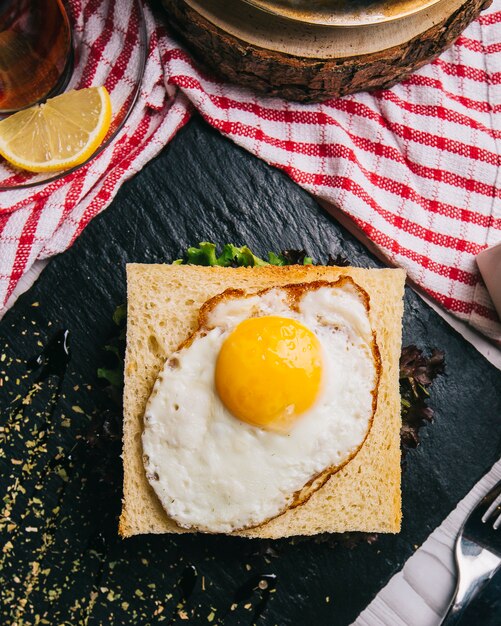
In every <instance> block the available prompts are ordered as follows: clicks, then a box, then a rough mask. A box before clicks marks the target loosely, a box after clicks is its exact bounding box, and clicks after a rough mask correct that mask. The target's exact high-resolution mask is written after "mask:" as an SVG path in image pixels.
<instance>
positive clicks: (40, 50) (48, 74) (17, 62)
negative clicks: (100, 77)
mask: <svg viewBox="0 0 501 626" xmlns="http://www.w3.org/2000/svg"><path fill="white" fill-rule="evenodd" d="M71 65H72V46H71V30H70V25H69V21H68V16H67V14H66V10H65V8H64V6H63V3H62V1H61V0H0V112H10V111H17V110H19V109H23V108H25V107H28V106H31V105H32V104H35V103H36V102H39V101H40V100H43V99H44V98H46V97H49V96H51V95H55V94H56V93H57V92H59V91H61V90H62V89H64V86H65V84H66V82H67V80H68V78H69V76H70V73H71Z"/></svg>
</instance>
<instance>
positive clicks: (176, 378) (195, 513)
mask: <svg viewBox="0 0 501 626" xmlns="http://www.w3.org/2000/svg"><path fill="white" fill-rule="evenodd" d="M297 308H298V310H297V311H295V310H293V309H292V308H291V307H290V305H289V302H288V299H287V294H286V291H285V290H284V289H280V288H276V289H272V290H270V291H268V292H266V293H264V294H260V295H255V296H250V297H243V298H235V299H228V300H222V301H221V302H220V303H218V304H217V305H216V307H215V308H214V309H213V310H212V311H211V312H210V314H209V317H208V319H207V328H208V329H209V330H204V332H203V333H199V334H198V336H196V337H195V339H194V340H193V342H191V344H190V345H189V346H188V347H185V348H182V349H180V350H179V351H178V352H176V353H174V354H173V355H172V356H171V358H170V359H168V360H167V362H166V364H165V366H164V368H163V370H162V371H161V372H160V374H159V375H158V378H157V380H156V382H155V385H154V388H153V391H152V394H151V396H150V399H149V401H148V404H147V407H146V411H145V416H144V432H143V435H142V443H143V451H144V457H143V458H144V464H145V469H146V476H147V478H148V480H149V482H150V484H151V486H152V487H153V489H154V491H155V493H156V494H157V496H158V498H159V499H160V502H161V503H162V505H163V507H164V509H165V510H166V512H167V513H168V515H169V516H170V517H171V518H172V519H174V520H175V521H176V522H177V523H178V524H179V525H180V526H182V527H185V528H191V529H193V530H200V531H205V532H223V533H227V532H231V531H234V530H238V529H243V528H247V527H252V526H255V525H258V524H260V523H262V522H264V521H266V520H268V519H270V518H273V517H275V516H277V515H278V514H280V513H281V512H283V511H284V510H285V509H287V508H288V507H289V506H290V505H291V504H292V503H293V501H294V496H295V494H296V493H297V492H298V491H300V490H301V489H302V488H303V487H304V486H305V485H306V484H307V483H308V482H309V481H310V480H312V479H313V478H314V477H315V476H317V475H319V474H321V473H322V472H323V471H324V470H326V469H327V468H331V467H338V466H340V465H342V464H343V463H344V462H346V461H347V460H348V459H349V458H350V457H351V456H352V455H353V454H354V453H355V452H356V451H357V449H358V448H359V447H360V445H361V444H362V443H363V441H364V439H365V437H366V435H367V433H368V430H369V428H370V424H371V419H372V414H373V392H374V389H375V387H376V380H377V367H376V363H375V358H374V353H373V349H372V341H373V335H372V330H371V325H370V321H369V317H368V313H367V310H366V308H365V306H364V303H363V301H362V298H361V296H360V294H359V293H358V291H357V290H356V288H355V287H354V286H353V285H351V284H350V283H345V284H343V285H342V286H333V287H330V286H329V287H320V288H317V289H309V290H307V291H306V292H305V293H304V294H303V296H302V298H301V299H300V301H299V302H298V304H297ZM256 315H257V316H262V315H279V316H283V317H288V318H293V319H296V320H298V321H300V322H301V323H302V324H304V325H305V326H306V327H308V328H309V329H310V330H311V331H313V332H314V333H315V334H316V336H317V337H318V339H319V340H320V344H321V346H322V357H323V374H322V388H321V391H320V393H319V396H318V398H317V400H316V402H315V404H314V405H313V406H312V407H311V408H310V409H309V410H308V411H306V412H305V413H304V414H303V415H301V416H300V418H299V419H298V420H297V421H296V422H295V423H294V425H293V427H292V429H291V430H290V432H288V433H286V434H281V433H277V432H271V431H266V430H263V429H261V428H258V427H255V426H251V425H249V424H247V423H245V422H242V421H240V420H238V419H236V418H235V417H234V416H233V415H231V414H230V413H229V412H228V410H227V409H226V408H225V406H224V405H223V403H222V402H221V400H220V398H219V397H218V394H217V393H216V389H215V384H214V376H215V366H216V359H217V356H218V354H219V351H220V349H221V346H222V344H223V342H224V340H225V339H226V338H227V336H228V335H229V334H230V333H231V331H232V330H233V329H234V328H235V327H236V326H237V325H238V324H239V323H240V322H241V321H243V320H244V319H247V318H248V317H251V316H256Z"/></svg>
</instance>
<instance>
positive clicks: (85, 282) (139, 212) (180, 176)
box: [0, 119, 501, 626]
mask: <svg viewBox="0 0 501 626" xmlns="http://www.w3.org/2000/svg"><path fill="white" fill-rule="evenodd" d="M202 240H212V241H215V242H219V243H225V242H228V241H230V242H233V243H235V244H237V245H241V244H243V243H247V244H248V245H249V246H250V247H251V248H252V249H254V250H255V252H256V253H258V254H265V253H266V252H267V251H268V250H275V251H279V250H280V249H282V248H306V249H307V250H308V251H309V252H310V253H311V254H312V255H313V256H314V258H316V259H317V260H318V261H325V260H326V259H327V256H328V254H329V253H333V254H336V253H342V254H343V255H344V256H346V257H347V258H348V259H349V260H350V261H351V263H352V264H353V265H361V266H367V267H372V266H377V265H378V262H377V261H375V260H374V259H373V258H372V257H370V256H369V255H368V253H367V252H366V251H365V249H364V247H363V246H362V245H361V244H359V243H358V242H357V241H355V240H354V239H353V238H352V237H350V236H349V235H348V234H347V233H346V232H345V231H344V230H343V229H342V228H340V227H339V225H338V224H337V223H336V222H334V221H333V220H332V219H331V218H330V217H329V216H327V215H326V214H325V212H323V211H322V210H321V209H320V208H319V207H318V205H317V204H316V203H315V201H314V200H313V199H312V198H311V197H310V196H308V194H306V193H305V192H304V191H302V190H301V189H300V188H299V187H297V186H296V185H295V184H294V183H292V182H291V181H290V180H289V179H288V178H287V177H285V176H284V175H283V174H282V173H280V172H278V171H276V170H274V169H272V168H270V167H268V166H266V165H265V164H264V163H263V162H261V161H259V160H258V159H256V158H254V157H252V156H250V155H249V154H247V153H245V152H244V151H242V150H240V149H239V148H237V147H235V146H234V145H233V144H232V143H230V142H229V141H227V140H225V139H223V138H221V137H220V136H219V135H218V134H217V133H216V132H214V131H212V130H211V129H209V128H208V127H207V126H206V125H205V124H203V123H202V122H201V121H200V120H198V119H195V120H193V121H192V122H191V123H190V125H189V126H188V127H187V128H185V129H184V130H182V131H181V132H180V133H179V135H178V137H176V138H175V140H174V141H173V142H172V143H171V145H170V146H168V147H167V148H166V149H165V150H164V151H163V152H162V153H161V155H160V156H159V157H158V158H157V159H155V160H154V161H153V162H151V163H149V164H148V165H147V166H146V167H145V168H144V170H143V171H142V172H141V173H140V174H139V175H138V176H136V177H135V178H134V179H133V180H132V181H130V182H128V183H126V184H125V185H124V186H123V188H122V189H121V190H120V192H119V193H118V195H117V197H116V199H115V200H114V202H113V203H112V205H111V206H110V207H109V209H107V210H106V211H105V212H104V213H103V214H102V215H101V216H99V217H98V218H96V219H95V220H94V221H93V222H92V223H91V224H90V225H89V227H88V228H87V229H86V231H85V232H84V233H83V235H82V236H81V237H80V238H79V239H78V241H77V242H76V243H75V244H74V246H73V247H72V248H71V249H70V250H69V251H68V252H66V253H65V254H63V255H61V256H60V257H58V258H56V259H54V260H53V261H52V262H51V263H50V264H49V266H48V267H47V269H46V270H45V271H44V273H43V274H42V276H41V278H40V279H39V280H38V282H37V283H36V284H35V285H34V287H33V288H32V289H31V290H30V291H29V292H28V293H27V294H26V295H24V296H23V297H21V298H20V299H19V301H18V302H17V303H16V305H15V306H14V307H13V309H12V310H11V311H9V312H8V313H7V315H6V316H5V318H4V319H3V320H2V322H1V323H0V359H1V360H0V381H1V384H2V386H1V387H0V409H1V411H2V426H3V430H2V431H0V471H1V476H2V479H1V495H2V498H3V504H2V506H3V507H4V508H3V517H2V519H1V521H0V531H1V537H2V540H3V541H2V545H4V546H7V547H4V550H3V552H2V553H1V554H0V583H1V586H2V598H3V601H2V606H1V608H0V610H1V613H0V615H1V619H0V622H1V623H11V621H13V618H14V617H15V618H16V619H17V620H18V622H19V623H23V624H24V623H26V624H33V623H35V619H36V618H35V616H38V617H39V618H40V617H41V618H44V619H46V620H48V621H47V622H45V623H49V624H56V623H58V624H59V623H71V624H80V623H84V622H85V623H88V624H89V625H90V626H94V625H97V624H108V623H113V624H137V625H142V624H144V625H146V624H157V623H158V624H160V623H166V624H174V623H175V624H177V623H184V620H182V619H181V618H180V617H179V615H178V611H186V614H187V616H188V617H189V618H190V619H191V621H192V623H210V622H209V621H208V619H211V616H212V614H213V616H212V617H213V623H219V624H220V623H224V624H251V623H253V622H254V621H256V622H257V623H259V624H263V625H272V624H280V625H282V624H294V625H300V624H304V623H305V622H306V621H307V620H311V621H312V622H313V623H315V624H329V625H332V624H349V623H350V622H351V621H352V620H353V619H354V618H355V617H356V615H357V614H358V612H359V611H360V610H362V609H363V608H364V607H365V606H366V605H367V604H368V602H369V601H370V600H371V599H372V597H373V596H374V595H375V594H376V593H377V591H378V590H379V589H380V588H381V587H382V586H383V585H384V584H385V583H386V581H387V580H388V579H389V578H390V576H391V575H392V574H393V573H394V572H395V571H396V570H398V569H399V568H400V567H401V565H402V564H403V563H404V562H405V560H406V559H407V558H408V557H409V556H410V555H411V554H412V552H413V551H414V550H415V548H416V547H417V546H419V545H420V544H421V543H422V542H423V541H424V540H425V539H426V537H427V536H428V535H429V533H430V532H431V531H432V530H433V529H434V528H435V527H436V526H437V525H438V524H439V523H440V522H441V521H442V519H443V518H444V517H445V516H446V515H447V514H448V513H449V512H450V511H451V510H452V509H453V508H454V506H455V505H456V503H457V502H458V501H459V500H460V499H461V498H462V497H463V496H464V495H465V494H466V493H467V492H468V490H469V489H470V488H471V487H472V486H473V484H474V483H475V482H476V481H477V480H478V479H479V478H480V477H481V476H482V475H483V474H484V473H485V472H486V471H487V470H488V469H489V468H490V466H491V465H492V463H493V462H494V461H495V460H496V459H497V458H499V455H500V440H501V424H500V420H499V416H500V415H501V394H500V389H501V374H500V373H499V372H498V371H497V370H496V369H495V368H494V367H492V366H491V365H490V364H489V363H488V362H487V361H485V360H484V358H483V357H482V356H480V355H479V354H478V353H477V352H476V351H475V350H474V349H473V348H472V347H471V346H470V345H469V344H467V343H466V342H465V341H464V340H463V339H462V338H461V337H460V336H459V335H457V334H456V333H455V331H453V330H452V329H451V328H450V327H449V326H448V325H447V324H446V323H445V322H443V321H442V319H441V318H440V317H439V316H437V315H436V314H435V313H434V312H433V311H432V310H431V309H430V308H428V307H427V306H426V305H425V304H424V303H423V302H422V301H421V300H420V299H419V298H418V297H417V296H416V295H415V294H414V293H413V292H412V291H411V290H407V292H406V297H405V316H404V345H405V344H409V343H415V344H417V345H418V346H419V347H421V348H423V349H425V350H426V351H429V350H431V348H432V347H437V348H440V349H442V350H444V351H445V355H446V373H445V374H444V375H442V376H441V377H439V378H438V379H437V380H436V381H435V383H434V384H433V386H432V388H431V399H430V402H431V404H432V406H433V407H434V408H435V421H434V423H433V424H431V425H429V426H427V427H426V428H425V429H424V431H423V432H422V443H421V445H420V446H419V447H418V448H417V449H416V450H413V451H411V452H410V453H409V454H408V456H407V460H406V466H407V467H406V470H405V472H404V476H403V510H404V521H403V528H402V532H401V533H400V534H399V535H397V536H382V537H380V538H379V540H378V541H377V542H376V543H374V544H372V545H368V544H364V543H363V544H361V545H359V546H357V547H355V548H353V549H352V550H350V549H348V548H347V547H345V546H340V545H336V544H335V542H334V541H332V540H330V539H329V538H323V537H322V538H312V539H299V540H295V541H294V540H283V541H258V540H244V539H238V538H229V537H223V536H221V537H215V536H210V537H208V536H203V535H201V536H179V537H171V536H144V537H136V538H133V539H131V540H127V541H122V540H120V539H118V537H117V532H116V531H117V516H118V512H119V508H120V497H121V483H120V481H121V465H120V458H119V454H120V444H119V439H118V435H117V434H115V435H114V434H113V433H114V432H115V431H117V428H118V423H119V420H120V416H119V415H117V411H116V409H115V408H114V405H113V404H112V403H111V401H110V400H109V399H108V397H107V396H106V395H105V394H104V392H103V390H102V389H101V388H100V387H99V383H98V380H97V377H96V370H97V368H98V367H99V366H101V365H103V359H104V353H103V346H104V345H105V344H106V343H107V341H108V338H109V336H110V334H112V333H113V330H114V324H113V322H112V314H113V311H114V309H115V307H116V306H117V305H119V304H121V303H123V302H124V301H125V272H124V270H125V263H126V262H128V261H140V262H159V261H160V262H162V261H171V260H173V259H175V258H178V257H179V256H180V255H181V254H182V252H183V249H184V248H186V247H187V246H188V245H191V244H194V243H197V242H199V241H202ZM60 329H68V330H69V340H70V349H71V357H70V361H69V363H68V366H67V368H66V371H65V373H64V375H63V376H62V377H60V376H56V375H51V371H53V372H54V373H56V374H57V371H56V370H59V373H61V372H62V369H63V368H62V366H61V364H60V363H59V365H58V366H57V367H56V368H55V370H50V364H49V366H48V369H47V367H46V368H45V370H44V376H43V377H40V376H39V372H40V368H38V369H37V368H35V369H31V370H30V369H29V368H27V365H26V363H27V361H29V359H31V358H32V357H33V356H35V355H37V354H38V353H39V352H40V350H41V348H42V347H43V346H46V345H47V342H48V341H49V340H50V339H51V338H52V337H54V335H55V334H56V331H58V330H60ZM51 358H52V357H51ZM39 378H41V380H37V379H39ZM103 420H105V421H106V429H105V431H106V432H104V431H103V429H102V428H101V426H100V425H101V424H102V423H103ZM89 423H92V424H94V427H93V435H92V436H90V437H89V436H86V437H83V434H84V433H86V432H88V430H89ZM110 433H111V434H110ZM193 567H194V568H195V570H196V575H195V571H194V569H193ZM262 574H274V575H276V579H269V586H270V587H271V588H273V587H276V591H275V592H274V593H272V594H270V595H269V598H268V600H267V601H266V597H263V593H262V592H260V591H252V587H253V586H254V582H251V589H250V591H249V595H248V597H247V598H246V597H244V596H245V595H246V594H245V593H244V591H245V585H246V583H248V581H249V580H251V581H255V579H254V577H255V576H256V575H257V576H259V575H262ZM242 586H243V587H242ZM239 589H240V592H239ZM242 589H244V591H242ZM264 595H265V594H264ZM499 595H500V594H499V579H496V581H495V582H493V583H492V585H491V590H490V591H489V592H488V593H487V595H486V596H485V597H484V599H483V600H482V602H481V603H480V604H479V605H478V609H476V610H477V611H478V612H477V613H474V615H473V617H472V618H471V619H472V620H473V621H472V622H471V623H475V620H476V619H479V618H480V616H481V619H482V622H481V623H482V624H487V625H493V624H497V623H499V619H498V618H499V610H500V608H501V607H500V601H499ZM327 598H328V600H327ZM233 603H235V604H236V606H234V607H233V610H232V609H231V607H232V604H233ZM247 603H248V604H250V609H249V608H245V605H246V604H247ZM256 612H257V613H259V615H258V616H257V617H256ZM87 617H88V622H86V621H85V620H86V619H87ZM21 618H22V620H24V621H22V620H21ZM42 623H44V622H42ZM477 623H479V622H478V621H477Z"/></svg>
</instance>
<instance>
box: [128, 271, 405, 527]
mask: <svg viewBox="0 0 501 626" xmlns="http://www.w3.org/2000/svg"><path fill="white" fill-rule="evenodd" d="M127 276H128V329H127V354H126V365H125V370H126V371H125V380H126V383H125V392H124V411H125V423H124V449H123V459H124V498H123V508H122V515H121V518H120V524H119V532H120V534H121V535H122V536H124V537H128V536H132V535H135V534H138V533H145V532H153V533H159V532H171V533H179V532H188V531H186V530H184V529H181V528H179V527H178V526H177V525H176V524H175V523H174V522H173V521H172V520H170V518H169V517H168V516H167V515H166V514H165V511H164V510H163V509H162V507H161V506H160V504H159V503H158V499H157V498H156V495H155V494H154V492H153V490H152V489H151V487H150V486H149V485H148V483H147V480H146V478H145V476H144V470H143V467H142V458H141V457H142V450H141V445H140V433H141V430H142V414H143V412H144V406H145V404H146V401H147V399H148V397H149V394H150V392H151V388H152V386H153V382H154V380H155V377H156V375H157V373H158V371H159V370H160V369H161V367H162V364H163V363H164V361H165V359H166V358H168V357H169V355H171V354H173V352H174V350H175V349H176V348H177V347H178V346H179V345H180V344H182V343H183V340H185V338H186V337H187V336H190V335H191V334H192V333H193V331H194V330H195V329H196V328H197V327H198V322H199V315H200V313H201V312H200V309H201V308H202V305H203V303H204V302H206V301H207V300H210V298H211V297H213V296H217V295H219V294H221V293H223V292H225V291H226V290H228V289H230V290H233V292H234V293H235V292H236V293H238V294H242V293H247V292H253V293H256V292H258V291H263V290H264V289H268V288H271V287H277V286H280V287H283V286H287V285H292V284H301V283H308V284H311V283H314V282H316V281H320V282H329V283H330V282H335V281H337V280H339V279H340V278H345V277H351V278H352V279H353V281H354V282H355V283H356V284H357V285H359V286H360V287H361V288H362V289H363V290H364V291H365V292H366V293H367V294H369V295H370V314H371V324H372V326H373V330H374V332H375V335H376V338H377V342H376V343H377V348H378V351H379V353H380V354H379V362H380V368H379V371H380V379H379V381H378V383H379V394H378V401H377V404H376V405H375V414H374V415H373V422H372V426H371V429H370V431H369V432H368V434H367V438H366V441H365V443H364V444H363V445H362V447H361V448H360V450H359V451H358V453H357V454H356V455H354V457H353V458H352V459H351V460H350V462H348V463H346V464H345V465H344V466H343V467H341V468H338V469H337V471H336V472H335V473H334V474H331V473H329V474H328V475H327V472H326V473H322V474H321V475H320V476H319V477H317V478H316V479H314V480H316V483H315V484H314V489H312V490H311V493H307V494H303V495H305V496H308V497H307V498H306V497H304V498H302V497H301V496H300V497H299V498H298V506H295V507H292V508H290V509H288V510H287V511H286V512H285V513H284V514H282V515H280V516H278V517H277V518H274V519H273V520H271V521H269V522H268V523H265V524H261V525H260V526H259V527H256V528H251V529H248V530H243V531H237V532H235V533H232V534H237V535H240V536H245V537H249V538H252V537H269V538H277V537H286V536H290V535H311V534H315V533H320V532H343V531H345V530H359V531H367V532H396V531H398V530H399V528H400V520H401V496H400V439H399V430H400V398H399V393H398V359H399V356H400V340H401V333H400V329H401V317H402V309H403V307H402V295H403V286H404V280H405V273H404V272H403V271H402V270H389V269H383V270H377V269H373V270H367V269H361V268H350V267H347V268H337V267H319V266H288V267H273V266H267V267H260V268H236V269H233V268H221V267H195V266H179V265H178V266H171V265H138V264H130V265H128V267H127ZM235 286H237V287H238V289H235ZM151 336H152V337H153V339H154V341H152V342H151V345H150V337H151ZM319 485H321V487H320V486H319Z"/></svg>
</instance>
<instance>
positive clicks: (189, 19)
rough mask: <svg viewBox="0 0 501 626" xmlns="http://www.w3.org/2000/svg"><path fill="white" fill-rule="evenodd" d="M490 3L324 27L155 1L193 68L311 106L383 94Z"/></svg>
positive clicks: (450, 0)
mask: <svg viewBox="0 0 501 626" xmlns="http://www.w3.org/2000/svg"><path fill="white" fill-rule="evenodd" d="M490 2H491V0H441V1H440V2H438V3H436V4H434V5H432V6H430V7H428V8H425V9H423V10H422V11H420V12H418V13H415V14H413V15H410V16H408V17H404V18H402V19H399V20H395V21H390V22H385V23H381V24H372V25H364V26H360V27H350V28H347V27H330V26H319V25H318V24H311V23H304V22H299V21H293V20H288V19H284V18H283V17H280V16H275V15H270V14H269V13H266V12H264V11H260V10H259V9H257V8H256V7H254V6H251V5H248V4H247V3H244V2H242V1H241V0H163V5H164V7H165V9H166V11H167V15H168V17H167V21H168V23H169V25H170V27H171V28H172V29H173V30H174V31H175V32H176V34H177V36H178V37H180V39H181V40H182V41H183V43H184V44H185V45H186V46H187V47H188V48H189V49H190V51H191V52H192V53H193V54H194V56H195V58H196V59H197V61H198V62H199V63H200V64H201V65H202V66H203V67H205V68H206V69H209V70H211V71H213V72H214V73H216V74H217V75H218V76H220V77H222V78H224V79H226V80H228V81H230V82H234V83H236V84H239V85H242V86H244V87H250V88H252V89H254V90H255V91H257V92H259V93H263V94H266V95H270V96H280V97H283V98H286V99H289V100H297V101H302V102H314V101H321V100H325V99H327V98H330V97H335V96H341V95H346V94H349V93H354V92H356V91H362V90H368V89H376V88H386V87H389V86H391V85H393V84H395V83H396V82H398V81H400V80H402V79H403V78H405V77H406V76H407V75H408V74H410V73H411V72H413V71H414V70H416V69H417V68H419V67H421V66H422V65H424V64H425V63H428V62H429V61H431V60H432V59H434V58H435V57H437V56H438V55H439V54H440V53H441V52H443V50H444V49H445V48H446V47H447V46H449V45H450V44H452V43H453V42H454V41H455V39H456V38H457V37H458V36H459V35H460V33H461V32H462V31H463V30H464V28H466V26H467V25H468V24H469V23H470V22H471V21H472V20H473V19H475V18H476V17H477V16H478V15H479V13H480V11H482V10H483V9H485V8H486V7H487V6H489V4H490Z"/></svg>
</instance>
